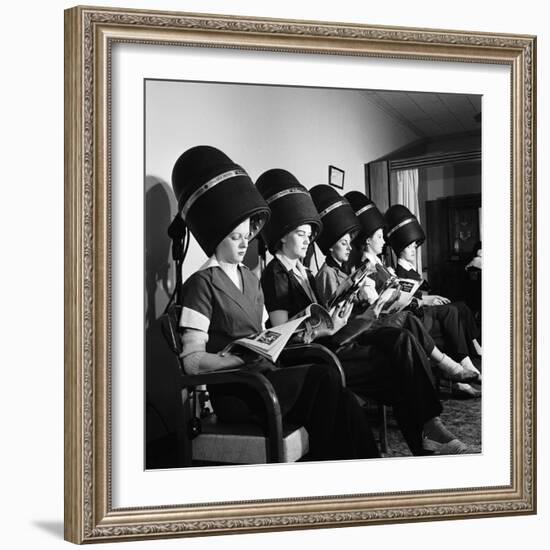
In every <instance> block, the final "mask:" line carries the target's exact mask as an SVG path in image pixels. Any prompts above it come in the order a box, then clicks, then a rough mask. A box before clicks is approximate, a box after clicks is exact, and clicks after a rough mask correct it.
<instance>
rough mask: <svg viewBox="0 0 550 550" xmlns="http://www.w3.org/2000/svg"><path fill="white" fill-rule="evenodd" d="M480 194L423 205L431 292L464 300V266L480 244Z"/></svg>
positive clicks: (444, 199)
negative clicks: (477, 244)
mask: <svg viewBox="0 0 550 550" xmlns="http://www.w3.org/2000/svg"><path fill="white" fill-rule="evenodd" d="M480 207H481V194H475V195H458V196H453V197H445V198H442V199H437V200H434V201H427V202H426V229H427V234H426V242H427V247H428V258H427V260H428V277H429V282H430V286H431V287H432V289H433V292H434V293H436V294H441V295H443V296H447V297H449V298H451V299H453V300H462V299H465V295H466V293H467V288H466V286H467V274H466V272H465V270H464V267H465V265H466V264H467V263H468V262H469V261H470V260H471V258H472V256H473V254H474V248H475V246H476V243H477V242H478V241H480V219H479V211H480Z"/></svg>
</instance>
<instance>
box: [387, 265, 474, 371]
mask: <svg viewBox="0 0 550 550" xmlns="http://www.w3.org/2000/svg"><path fill="white" fill-rule="evenodd" d="M395 273H396V275H397V276H398V277H402V278H405V279H414V280H416V281H420V280H422V276H421V275H420V273H418V271H416V270H415V269H405V268H404V267H403V266H402V265H400V264H399V263H398V264H397V267H396V269H395ZM428 289H429V286H428V283H427V282H426V281H423V283H422V286H421V287H420V289H419V291H418V293H417V296H416V297H417V298H419V299H420V298H422V294H421V292H420V291H421V290H428ZM415 313H417V314H418V316H419V318H421V319H422V321H423V323H424V326H425V327H426V328H427V329H428V330H429V331H430V334H431V335H432V337H433V338H434V339H435V340H441V341H442V344H443V345H442V346H441V347H442V348H444V349H445V351H446V352H447V353H448V354H449V355H450V356H451V357H452V358H453V359H454V360H455V361H462V359H464V358H465V357H466V356H471V357H475V356H476V355H477V352H476V349H475V347H474V344H473V340H474V339H477V338H479V329H478V327H477V323H476V321H475V318H474V315H473V313H472V311H471V309H470V308H469V307H468V306H467V305H466V304H465V303H464V302H451V303H450V304H442V305H437V306H422V307H419V308H418V309H417V310H416V311H415Z"/></svg>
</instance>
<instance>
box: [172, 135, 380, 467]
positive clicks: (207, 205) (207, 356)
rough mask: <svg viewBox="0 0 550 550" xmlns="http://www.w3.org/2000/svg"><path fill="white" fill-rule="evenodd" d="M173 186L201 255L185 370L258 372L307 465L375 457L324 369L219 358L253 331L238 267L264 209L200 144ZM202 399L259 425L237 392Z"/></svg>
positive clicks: (254, 288) (223, 159) (256, 305)
mask: <svg viewBox="0 0 550 550" xmlns="http://www.w3.org/2000/svg"><path fill="white" fill-rule="evenodd" d="M172 185H173V188H174V192H175V194H176V197H177V198H178V206H179V209H180V211H181V214H182V217H183V219H184V221H185V223H186V225H187V227H188V228H189V230H190V231H191V233H192V234H193V235H194V237H195V238H196V240H197V242H198V243H199V245H200V246H201V248H202V249H203V250H204V252H205V253H206V254H207V256H209V257H210V259H209V260H208V261H207V262H206V264H205V265H204V266H203V267H202V268H201V269H200V270H199V271H197V272H196V273H194V274H193V275H192V276H191V277H189V279H187V281H186V282H185V284H184V288H183V300H182V302H183V303H182V306H183V309H182V315H181V321H180V325H181V327H182V328H183V336H182V339H183V352H182V357H183V364H184V368H185V370H186V371H187V372H189V373H201V372H210V371H216V370H220V369H225V368H231V367H233V368H235V367H242V368H246V369H256V370H258V371H260V372H262V374H264V375H265V376H266V378H268V380H269V381H270V382H271V384H272V385H273V387H274V389H275V392H276V394H277V397H278V400H279V404H280V406H281V412H282V414H283V420H284V421H289V422H293V423H294V422H295V423H300V424H302V425H304V427H305V428H306V430H307V432H308V435H309V443H310V452H309V454H308V456H307V459H309V460H337V459H349V458H370V457H376V456H379V452H378V449H377V446H376V443H375V441H374V438H373V436H372V433H371V430H370V428H369V426H368V424H367V422H366V419H365V416H364V414H363V411H362V410H361V408H360V407H359V405H358V404H357V401H356V399H355V397H354V396H353V395H352V394H351V393H350V392H349V391H347V390H346V389H345V388H343V386H342V383H341V380H340V375H339V373H338V372H337V371H336V369H334V368H333V367H331V366H329V365H315V366H298V367H291V368H279V367H278V366H277V365H276V364H274V363H272V362H270V361H268V360H266V359H263V358H258V357H257V356H256V355H254V354H250V353H249V354H245V355H244V356H243V355H237V354H233V353H223V352H222V350H223V349H224V347H225V346H227V344H229V343H230V342H232V341H233V340H235V339H237V338H241V337H244V336H248V335H251V334H254V333H257V332H259V331H261V324H262V312H263V294H262V290H261V287H260V282H259V281H258V279H257V277H256V276H255V275H253V274H252V273H251V272H250V271H249V270H248V269H247V268H246V267H244V266H243V265H242V260H243V258H244V255H245V253H246V250H247V248H248V243H249V241H250V239H252V238H253V237H254V236H255V235H256V234H257V232H258V231H259V230H260V228H261V227H262V225H263V223H264V222H265V220H266V219H267V218H268V216H269V208H268V206H267V204H266V203H265V201H264V200H263V199H262V197H261V195H260V194H259V193H258V192H257V190H256V188H255V187H254V185H253V183H252V181H251V180H250V178H249V177H248V175H247V174H246V172H245V171H244V170H243V169H242V168H241V167H240V166H238V165H235V164H234V163H233V162H232V161H231V160H230V159H229V158H228V157H227V156H226V155H225V154H224V153H222V152H221V151H219V150H217V149H215V148H213V147H207V146H199V147H194V148H192V149H190V150H188V151H186V152H185V153H183V154H182V155H181V156H180V157H179V159H178V160H177V162H176V164H175V166H174V169H173V173H172ZM214 212H215V213H216V215H215V216H213V215H212V214H213V213H214ZM209 393H210V398H211V401H212V405H213V407H214V411H215V413H216V415H217V416H218V419H219V420H220V421H222V422H223V421H231V422H238V421H250V419H251V417H252V418H255V419H256V420H257V421H258V422H259V423H263V416H262V411H263V409H262V406H261V404H260V403H259V402H258V401H257V399H256V398H255V396H254V394H252V393H250V392H248V391H247V390H243V389H242V386H235V385H232V384H225V385H215V386H212V387H210V388H209Z"/></svg>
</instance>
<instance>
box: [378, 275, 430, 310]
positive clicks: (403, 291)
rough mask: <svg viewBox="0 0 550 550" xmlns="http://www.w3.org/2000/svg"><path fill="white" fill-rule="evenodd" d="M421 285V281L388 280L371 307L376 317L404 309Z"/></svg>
mask: <svg viewBox="0 0 550 550" xmlns="http://www.w3.org/2000/svg"><path fill="white" fill-rule="evenodd" d="M421 284H422V281H415V280H413V279H397V278H393V279H391V280H388V283H387V285H386V286H385V287H384V289H383V290H382V291H381V293H380V295H379V296H378V298H377V299H376V301H375V302H374V303H373V304H372V306H371V308H372V310H373V311H374V314H375V315H376V317H380V315H390V314H392V313H398V312H400V311H402V310H403V309H405V308H406V307H407V306H408V305H409V304H410V303H411V302H412V299H413V298H414V294H415V292H416V291H417V290H418V288H419V286H420V285H421Z"/></svg>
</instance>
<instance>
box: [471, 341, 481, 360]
mask: <svg viewBox="0 0 550 550" xmlns="http://www.w3.org/2000/svg"><path fill="white" fill-rule="evenodd" d="M472 342H473V343H474V348H475V350H476V353H477V354H478V355H479V356H480V357H481V346H480V345H479V342H478V341H477V340H476V339H475V338H474V339H473V340H472Z"/></svg>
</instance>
